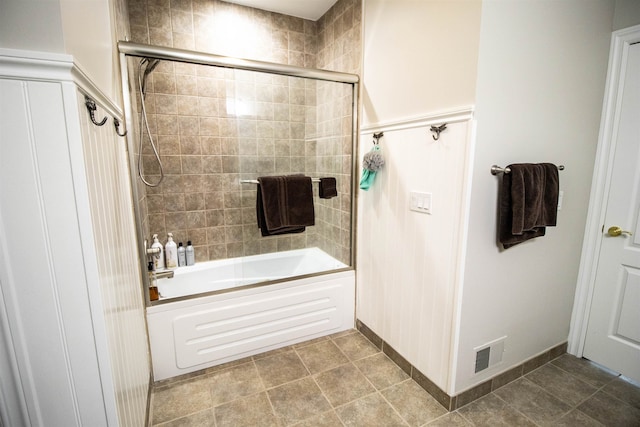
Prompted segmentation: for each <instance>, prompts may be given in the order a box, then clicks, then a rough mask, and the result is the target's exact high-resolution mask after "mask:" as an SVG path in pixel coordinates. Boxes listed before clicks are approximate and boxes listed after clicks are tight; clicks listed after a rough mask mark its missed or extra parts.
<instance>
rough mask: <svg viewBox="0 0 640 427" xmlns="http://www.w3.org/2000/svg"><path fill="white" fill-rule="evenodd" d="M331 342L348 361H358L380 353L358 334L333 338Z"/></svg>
mask: <svg viewBox="0 0 640 427" xmlns="http://www.w3.org/2000/svg"><path fill="white" fill-rule="evenodd" d="M333 341H334V342H335V343H336V345H337V346H338V347H340V350H342V352H343V353H344V354H346V355H347V357H348V358H349V360H359V359H362V358H364V357H367V356H372V355H374V354H376V353H379V352H380V350H379V349H378V347H376V346H375V345H373V344H372V343H371V341H369V340H368V339H366V338H365V337H364V335H362V334H359V333H356V334H350V335H345V336H343V337H338V338H334V339H333Z"/></svg>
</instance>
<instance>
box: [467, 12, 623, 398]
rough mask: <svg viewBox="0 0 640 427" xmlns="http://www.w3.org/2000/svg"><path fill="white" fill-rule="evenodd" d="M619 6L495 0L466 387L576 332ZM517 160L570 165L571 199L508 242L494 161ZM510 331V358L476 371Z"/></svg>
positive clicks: (481, 88)
mask: <svg viewBox="0 0 640 427" xmlns="http://www.w3.org/2000/svg"><path fill="white" fill-rule="evenodd" d="M613 11H614V2H613V1H600V0H565V1H562V2H557V1H535V2H534V1H530V2H502V1H500V2H499V1H486V2H484V3H483V10H482V30H481V34H480V56H479V58H480V59H479V64H478V87H477V92H476V94H477V95H476V119H477V133H476V150H475V153H476V154H475V161H474V165H473V167H474V170H473V190H472V196H471V209H470V214H469V236H468V240H467V244H468V247H467V256H466V264H465V280H464V285H463V290H462V293H463V296H462V305H461V317H460V325H459V334H460V335H459V340H458V351H457V358H458V360H457V366H456V374H455V375H456V381H455V390H456V392H460V391H462V390H464V389H466V388H468V387H470V386H473V385H474V384H477V383H480V382H482V381H483V380H484V379H486V378H488V377H491V376H493V375H495V374H497V373H500V372H502V371H505V370H507V369H509V368H511V367H513V366H515V365H518V364H520V363H522V362H523V361H525V360H526V359H528V358H531V357H533V356H535V355H537V354H539V353H542V352H544V351H546V350H548V349H549V348H551V347H553V346H555V345H557V344H560V343H562V342H564V341H566V340H567V336H568V331H569V321H570V317H571V310H572V306H573V298H574V292H575V286H576V279H577V274H578V267H579V262H580V251H581V248H582V239H583V232H584V225H585V216H586V212H587V206H588V198H589V190H590V183H591V175H592V171H593V161H594V156H595V150H596V144H597V141H598V131H599V126H600V114H601V109H602V99H603V94H604V86H605V78H606V72H607V60H608V55H609V41H610V39H611V25H612V22H613ZM517 162H552V163H556V164H563V165H565V166H566V169H565V170H564V171H563V172H561V173H560V189H561V190H562V191H564V200H563V205H562V210H561V211H559V213H558V225H557V227H549V228H548V229H547V234H546V236H544V237H540V238H537V239H533V240H531V241H529V242H526V243H523V244H520V245H518V246H516V247H513V248H510V249H508V250H506V251H501V250H499V249H498V246H497V245H496V217H497V208H496V205H497V194H498V180H499V179H500V178H499V177H496V176H492V175H491V174H490V167H491V165H492V164H498V165H502V166H504V165H507V164H509V163H517ZM503 336H506V337H507V339H506V341H505V352H504V355H503V362H502V363H501V364H498V365H496V366H495V367H491V368H489V369H487V370H485V371H483V372H481V373H479V374H477V375H475V374H474V373H473V369H474V362H475V351H474V348H475V347H477V346H481V345H483V344H485V343H487V342H490V341H492V340H495V339H498V338H500V337H503Z"/></svg>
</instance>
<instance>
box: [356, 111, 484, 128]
mask: <svg viewBox="0 0 640 427" xmlns="http://www.w3.org/2000/svg"><path fill="white" fill-rule="evenodd" d="M473 113H474V107H473V106H465V107H460V108H457V109H453V110H444V111H437V112H434V113H430V114H425V115H422V116H416V117H410V118H406V119H398V120H390V121H385V122H378V123H373V124H366V125H364V126H361V127H360V134H361V135H363V134H367V133H371V132H389V131H395V130H403V129H413V128H418V127H424V126H431V125H436V124H442V123H443V122H446V123H455V122H465V121H467V120H471V119H473Z"/></svg>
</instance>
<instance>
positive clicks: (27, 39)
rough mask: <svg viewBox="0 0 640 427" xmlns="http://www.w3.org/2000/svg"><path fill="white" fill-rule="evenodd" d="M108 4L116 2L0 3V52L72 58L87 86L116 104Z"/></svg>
mask: <svg viewBox="0 0 640 427" xmlns="http://www.w3.org/2000/svg"><path fill="white" fill-rule="evenodd" d="M111 3H113V4H117V3H122V0H118V1H116V2H110V1H108V0H44V1H38V0H0V11H1V13H0V47H4V48H9V49H20V50H32V51H39V52H54V53H65V54H69V55H73V58H74V62H75V63H76V64H77V65H78V66H79V67H80V68H81V69H82V70H83V71H84V72H85V73H86V74H87V75H88V77H89V78H90V79H91V81H92V82H93V83H94V84H95V85H96V86H97V87H99V88H100V90H102V92H104V94H105V95H106V96H107V97H109V99H111V100H113V101H115V102H116V103H117V104H118V105H120V99H121V98H122V97H121V93H120V92H121V90H120V85H119V78H120V77H119V74H120V70H119V67H118V64H117V62H115V57H114V55H113V50H114V49H115V40H116V36H115V29H114V25H113V24H112V18H111V16H112V14H113V13H115V10H116V9H117V8H116V7H114V6H113V4H111ZM112 8H113V12H112Z"/></svg>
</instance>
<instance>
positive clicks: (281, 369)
mask: <svg viewBox="0 0 640 427" xmlns="http://www.w3.org/2000/svg"><path fill="white" fill-rule="evenodd" d="M255 364H256V368H257V369H258V373H259V374H260V377H261V378H262V381H263V382H264V385H265V387H267V388H271V387H275V386H278V385H280V384H284V383H288V382H290V381H293V380H297V379H300V378H302V377H305V376H307V375H309V371H307V368H305V366H304V365H303V364H302V361H301V360H300V358H299V357H298V354H297V353H296V352H294V351H293V350H290V351H287V352H284V353H280V354H274V355H272V356H269V357H265V358H261V359H258V360H256V361H255Z"/></svg>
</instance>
